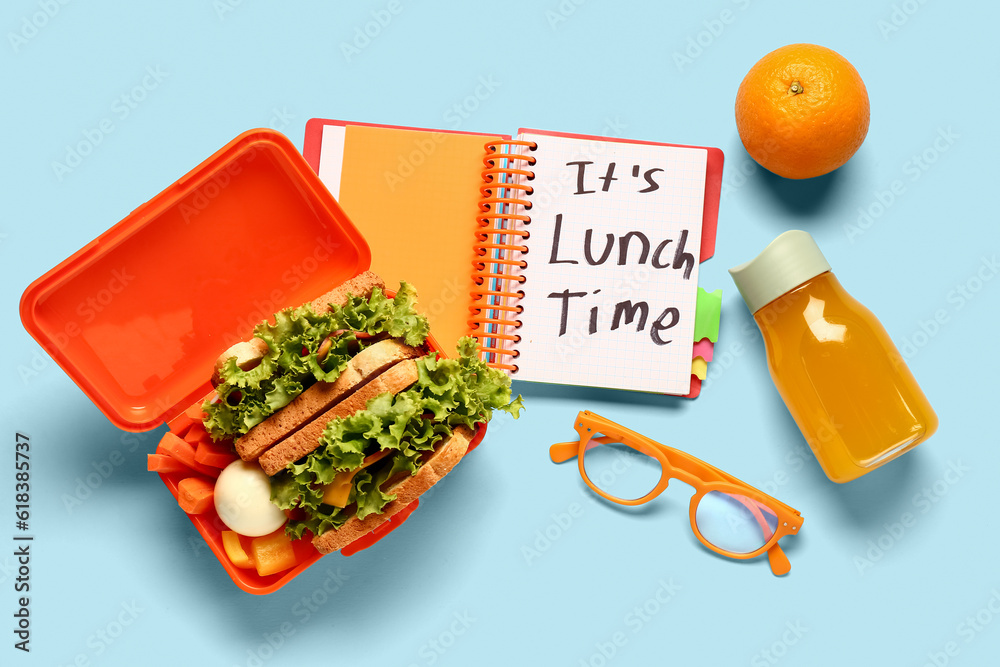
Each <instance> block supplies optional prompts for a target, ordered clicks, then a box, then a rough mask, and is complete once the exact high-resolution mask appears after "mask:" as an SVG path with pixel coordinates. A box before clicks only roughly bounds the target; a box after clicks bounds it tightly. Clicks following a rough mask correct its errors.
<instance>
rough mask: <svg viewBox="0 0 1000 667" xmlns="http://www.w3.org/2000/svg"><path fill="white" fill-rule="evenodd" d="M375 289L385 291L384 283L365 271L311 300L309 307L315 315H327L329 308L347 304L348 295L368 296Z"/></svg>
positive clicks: (370, 272)
mask: <svg viewBox="0 0 1000 667" xmlns="http://www.w3.org/2000/svg"><path fill="white" fill-rule="evenodd" d="M376 287H378V288H380V289H382V290H383V291H385V281H384V280H382V278H380V277H379V275H378V274H377V273H375V272H373V271H365V272H364V273H359V274H358V275H356V276H354V277H353V278H351V279H350V280H347V281H345V282H343V283H341V284H340V285H338V286H337V287H334V288H333V289H332V290H330V291H329V292H327V293H326V294H324V295H323V296H321V297H319V298H318V299H313V300H312V302H310V304H309V305H311V306H312V309H313V310H314V311H316V312H317V313H328V312H330V306H343V305H345V304H347V297H348V295H350V294H353V295H354V296H368V295H370V294H371V293H372V290H373V289H375V288H376Z"/></svg>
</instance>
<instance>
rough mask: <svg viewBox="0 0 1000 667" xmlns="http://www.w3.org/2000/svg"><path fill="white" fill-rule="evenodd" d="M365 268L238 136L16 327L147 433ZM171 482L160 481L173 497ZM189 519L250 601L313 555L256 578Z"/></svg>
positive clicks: (291, 150) (268, 141) (130, 427)
mask: <svg viewBox="0 0 1000 667" xmlns="http://www.w3.org/2000/svg"><path fill="white" fill-rule="evenodd" d="M370 264H371V253H370V251H369V248H368V244H367V243H366V242H365V239H364V238H363V237H362V236H361V234H360V233H359V232H358V230H357V228H355V226H354V225H353V224H352V223H351V221H350V220H349V219H348V218H347V215H346V214H345V213H344V211H343V210H342V209H341V208H340V206H339V205H338V204H337V202H336V200H335V199H334V198H333V196H332V195H331V194H330V192H329V191H328V190H327V189H326V187H325V186H324V185H323V183H322V182H321V181H320V179H319V177H318V176H317V175H316V174H315V172H313V171H312V169H311V168H310V167H309V165H308V164H307V163H306V161H305V159H304V158H303V157H302V156H301V155H300V154H299V152H298V151H297V150H296V149H295V146H294V145H293V144H292V143H291V141H289V140H288V138H287V137H285V136H284V135H283V134H280V133H278V132H274V131H273V130H267V129H258V130H250V131H248V132H244V133H243V134H241V135H240V136H238V137H236V138H235V139H233V140H232V141H231V142H229V143H228V144H226V145H225V146H223V147H222V148H221V149H220V150H219V151H217V152H216V153H215V154H213V155H212V156H211V157H209V158H208V159H206V160H205V161H204V162H202V163H201V164H199V165H198V166H197V167H195V168H194V169H193V170H192V171H190V172H189V173H187V174H185V175H184V176H182V177H181V178H180V179H178V180H177V182H175V183H174V184H172V185H171V186H169V187H168V188H166V189H165V190H163V191H162V192H160V193H159V194H158V195H156V196H155V197H153V198H152V199H150V200H149V201H148V202H146V203H145V204H143V205H142V206H140V207H138V208H137V209H135V210H134V211H133V212H132V213H130V214H129V215H128V216H127V217H126V218H125V219H123V220H122V221H121V222H119V223H118V224H116V225H115V226H114V227H112V228H111V229H109V230H107V231H106V232H104V233H103V234H101V235H100V236H99V237H97V238H96V239H94V240H93V241H91V242H90V243H88V244H87V245H86V246H85V247H83V248H81V249H80V250H78V251H77V252H76V253H74V254H73V255H72V256H71V257H69V258H67V259H66V260H65V261H63V262H61V263H60V264H59V265H58V266H56V267H55V268H53V269H52V270H50V271H49V272H48V273H46V274H45V275H43V276H42V277H41V278H39V279H38V280H36V281H34V282H33V283H32V284H31V285H30V286H28V288H27V289H26V290H25V292H24V294H23V296H22V297H21V305H20V313H21V321H22V322H23V324H24V327H25V329H27V330H28V332H29V333H30V334H31V335H32V337H33V338H34V339H35V340H36V341H38V343H39V344H40V345H41V346H42V347H43V348H44V349H45V351H46V352H48V354H49V355H50V356H51V357H52V358H53V359H54V360H55V361H56V363H58V364H59V366H60V367H62V369H63V370H64V371H66V373H67V374H68V375H69V376H70V377H71V378H72V379H73V381H74V382H76V384H77V385H78V386H79V387H80V388H81V389H82V390H83V391H84V393H86V394H87V396H89V397H90V399H91V400H92V401H93V402H94V403H95V404H96V405H97V406H98V408H100V409H101V411H102V412H103V413H104V414H105V415H106V416H107V417H108V419H110V420H111V421H112V422H113V423H114V424H115V425H116V426H118V427H119V428H122V429H124V430H127V431H146V430H149V429H152V428H156V427H158V426H160V425H161V424H164V423H170V422H172V421H174V420H175V419H176V420H177V422H176V423H177V424H180V423H188V422H185V421H184V417H183V414H182V413H183V412H184V411H185V410H186V409H187V408H189V407H191V406H193V405H197V404H200V403H201V401H202V400H203V399H204V398H205V396H207V395H208V394H209V393H210V392H211V391H212V386H211V384H210V382H209V379H210V377H211V374H212V367H213V364H214V361H215V359H216V357H218V355H219V354H220V353H221V352H222V351H223V350H225V349H226V348H227V347H229V346H230V345H232V344H233V343H235V342H238V341H241V340H246V339H247V338H249V337H250V335H251V332H252V330H253V327H254V325H255V324H257V323H258V322H260V321H261V320H263V319H265V318H267V317H270V316H271V315H272V314H273V313H274V312H276V311H278V310H281V309H282V308H286V307H289V306H298V305H300V304H302V303H305V302H306V301H310V300H312V299H313V298H315V297H316V296H317V295H319V294H322V293H324V292H326V291H328V290H329V289H330V286H332V285H336V284H338V283H341V282H343V281H344V280H347V279H348V278H351V277H353V276H355V275H357V274H358V273H360V272H362V271H364V270H366V269H367V268H368V267H369V266H370ZM417 287H418V288H419V285H418V286H417ZM429 344H430V345H431V348H432V349H435V350H437V351H439V352H441V350H440V349H439V348H438V347H437V346H436V344H435V343H434V342H433V340H432V339H429ZM485 430H486V428H485V425H480V427H479V429H478V431H477V434H476V438H475V440H474V442H473V445H476V444H478V443H479V442H480V441H481V440H482V438H483V436H484V435H485ZM471 449H472V447H470V451H471ZM150 453H151V452H150ZM182 477H183V475H180V474H172V475H161V478H162V479H163V482H164V483H165V484H166V485H167V488H168V489H170V492H171V493H172V494H173V495H174V497H175V498H176V495H177V483H178V482H179V481H180V479H181V478H182ZM414 507H415V505H414ZM409 511H412V507H410V508H407V510H404V512H401V513H400V515H397V516H396V517H394V519H393V521H391V522H389V523H387V524H385V525H383V527H382V528H381V529H379V530H376V531H374V532H373V533H372V534H369V535H368V536H366V537H364V538H361V539H360V540H358V541H357V542H355V543H353V544H351V545H349V547H348V548H347V549H344V550H343V551H344V553H345V554H350V553H355V552H356V551H358V550H360V549H361V548H365V547H366V546H370V545H371V544H373V543H374V542H376V541H378V539H381V537H383V536H384V535H385V534H386V533H388V532H389V531H390V530H392V529H393V528H394V527H396V526H398V525H399V524H400V523H402V521H403V520H405V518H406V516H408V513H409ZM190 518H191V520H192V522H193V523H194V525H195V526H196V527H197V529H198V531H199V532H200V533H201V534H202V536H203V537H204V538H205V540H206V542H207V543H208V545H209V546H210V547H211V548H212V551H213V552H214V553H215V554H216V556H218V557H219V561H220V562H221V563H222V565H223V567H225V569H226V571H227V572H229V574H230V576H231V577H232V578H233V581H234V582H236V584H237V585H238V586H240V587H241V588H242V589H244V590H246V591H248V592H251V593H257V594H263V593H270V592H273V591H275V590H277V589H278V588H280V587H281V586H283V585H284V584H286V583H288V582H289V581H290V580H291V579H293V578H294V577H295V576H297V575H298V574H299V573H300V572H302V571H303V570H304V569H306V568H307V567H309V565H311V564H312V563H313V562H315V561H316V560H317V559H319V558H320V554H319V553H318V552H316V551H315V549H313V548H312V545H311V544H309V543H308V542H305V541H303V540H299V542H300V543H301V544H297V546H296V549H297V550H301V551H297V554H299V556H300V560H299V563H298V565H297V566H296V567H295V568H294V569H292V570H289V571H287V572H283V573H279V574H275V575H271V576H269V577H259V576H258V575H257V573H256V571H254V570H242V569H239V568H236V567H234V566H233V565H232V564H231V563H230V562H229V559H228V558H227V557H226V555H225V551H224V550H223V548H222V536H221V530H224V529H225V527H224V526H222V524H221V522H219V521H218V520H217V517H216V516H215V514H214V512H210V513H208V514H203V515H198V516H191V517H190ZM310 552H311V553H310Z"/></svg>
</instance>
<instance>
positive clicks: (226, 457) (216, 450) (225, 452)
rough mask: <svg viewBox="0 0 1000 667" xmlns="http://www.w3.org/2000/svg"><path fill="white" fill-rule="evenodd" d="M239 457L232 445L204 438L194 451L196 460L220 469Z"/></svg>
mask: <svg viewBox="0 0 1000 667" xmlns="http://www.w3.org/2000/svg"><path fill="white" fill-rule="evenodd" d="M237 458H239V457H237V456H236V454H234V453H233V450H232V449H231V448H230V447H228V446H226V445H223V444H217V443H214V442H205V441H204V440H202V441H201V442H199V443H198V448H197V449H195V452H194V460H195V461H197V462H198V463H203V464H205V465H207V466H211V467H213V468H220V469H221V468H225V467H226V466H227V465H229V464H230V463H232V462H233V461H235V460H236V459H237Z"/></svg>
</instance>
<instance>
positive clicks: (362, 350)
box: [202, 272, 522, 554]
mask: <svg viewBox="0 0 1000 667" xmlns="http://www.w3.org/2000/svg"><path fill="white" fill-rule="evenodd" d="M415 306H416V294H415V292H414V290H413V288H412V287H411V286H410V285H409V284H407V283H405V282H403V283H400V286H399V289H398V290H397V291H396V292H395V295H394V296H392V297H389V296H388V295H387V294H386V291H385V284H384V283H383V281H382V280H381V279H380V278H379V277H378V276H377V275H375V274H373V273H371V272H365V273H363V274H360V275H359V276H357V277H356V278H354V279H352V280H350V281H348V282H346V283H344V284H343V285H341V286H339V287H337V288H336V289H334V290H332V291H330V292H328V293H327V294H325V295H323V296H322V297H320V298H318V299H316V300H314V301H312V302H311V303H308V304H305V305H303V306H300V307H298V308H293V309H286V310H284V311H281V312H279V313H277V314H275V317H274V321H273V323H272V322H270V321H266V322H263V323H261V324H259V325H257V327H256V328H255V329H254V334H253V338H252V339H250V340H248V341H244V342H241V343H237V344H236V345H234V346H232V347H231V348H229V349H228V350H226V351H225V352H224V353H223V354H222V355H221V356H220V357H219V359H218V360H217V362H216V364H215V369H214V373H213V378H212V381H213V384H214V385H215V393H214V395H213V397H212V398H210V399H209V400H208V401H206V402H205V404H204V405H203V407H202V409H203V412H204V414H205V417H204V421H203V423H204V426H205V429H206V431H207V432H208V433H209V434H210V435H211V436H212V438H213V439H215V440H224V441H230V442H232V444H233V447H234V449H235V451H236V453H237V454H238V455H239V456H240V458H241V459H242V460H243V461H245V462H256V463H257V464H259V466H260V468H261V469H262V470H263V472H264V473H266V475H267V476H268V477H269V480H270V486H271V501H272V502H273V503H274V504H275V505H277V506H278V507H279V508H281V509H282V510H285V511H286V514H287V515H288V516H289V520H288V522H287V524H286V526H285V532H286V534H287V535H289V536H290V537H292V538H294V539H299V538H303V537H309V538H310V539H311V540H312V543H313V545H314V546H315V548H316V549H317V550H318V551H319V552H320V553H323V554H326V553H330V552H332V551H336V550H338V549H340V548H342V547H344V546H346V545H347V544H350V543H351V542H353V541H354V540H355V539H357V538H359V537H361V536H363V535H365V534H367V533H369V532H371V531H372V530H374V529H375V528H376V527H378V526H379V525H380V524H382V523H383V522H385V521H387V520H388V519H389V518H390V517H392V516H393V515H394V514H395V513H397V512H399V511H400V510H402V509H403V508H405V507H406V506H407V505H409V504H410V503H412V502H413V501H414V500H415V499H417V498H418V497H419V496H420V495H421V494H422V493H424V492H425V491H426V490H427V489H429V488H430V487H431V486H433V485H434V484H435V483H436V482H437V481H439V480H440V479H441V478H442V477H444V476H445V475H446V474H447V473H448V472H450V471H451V470H452V468H453V467H454V466H455V464H457V463H458V461H460V460H461V459H462V457H463V456H464V454H465V452H466V451H467V449H468V447H469V444H470V442H471V441H472V438H473V436H474V432H475V429H476V427H477V424H479V423H482V422H486V421H488V420H489V419H490V417H491V416H492V414H493V411H494V410H501V411H504V412H508V413H510V414H512V415H513V416H515V417H517V416H518V413H519V411H520V409H521V407H522V405H521V399H520V397H518V398H517V399H514V400H511V390H510V379H509V378H508V377H507V376H506V375H505V374H503V373H502V372H500V371H497V370H495V369H491V368H489V367H488V366H487V365H486V364H485V363H484V362H483V361H481V360H480V359H479V357H478V353H477V346H476V342H475V340H473V339H472V338H463V339H462V340H461V341H459V345H458V350H457V353H458V354H457V356H455V357H454V358H442V357H440V356H439V355H438V354H437V353H436V352H433V351H431V350H430V349H429V347H428V345H427V337H428V335H429V326H428V323H427V320H426V318H425V317H423V316H422V315H420V314H419V313H418V312H417V311H416V308H415Z"/></svg>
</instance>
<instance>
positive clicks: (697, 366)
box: [691, 357, 708, 380]
mask: <svg viewBox="0 0 1000 667" xmlns="http://www.w3.org/2000/svg"><path fill="white" fill-rule="evenodd" d="M707 374H708V363H707V362H706V361H705V360H704V359H702V358H701V357H695V358H694V359H692V360H691V375H696V376H698V379H699V380H704V379H705V375H707Z"/></svg>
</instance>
